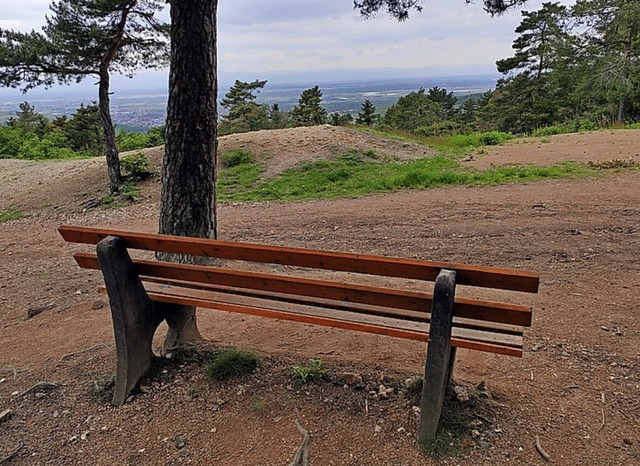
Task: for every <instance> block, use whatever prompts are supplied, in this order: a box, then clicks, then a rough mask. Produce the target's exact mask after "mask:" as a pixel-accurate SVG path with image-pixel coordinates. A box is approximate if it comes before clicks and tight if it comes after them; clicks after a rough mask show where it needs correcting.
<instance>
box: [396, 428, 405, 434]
mask: <svg viewBox="0 0 640 466" xmlns="http://www.w3.org/2000/svg"><path fill="white" fill-rule="evenodd" d="M405 430H406V429H405V428H404V427H399V428H398V429H397V432H398V433H399V434H401V433H403V432H404V431H405Z"/></svg>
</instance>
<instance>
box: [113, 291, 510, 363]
mask: <svg viewBox="0 0 640 466" xmlns="http://www.w3.org/2000/svg"><path fill="white" fill-rule="evenodd" d="M146 285H149V284H146ZM176 291H177V292H176V293H173V292H171V293H167V290H165V291H164V292H156V291H153V290H151V289H149V291H148V294H149V297H150V298H151V299H152V300H154V301H159V302H166V303H174V304H182V305H186V306H195V307H201V308H209V309H214V310H218V311H225V312H232V313H239V314H247V315H254V316H262V317H271V318H276V319H281V320H289V321H295V322H301V323H308V324H314V325H323V326H329V327H336V328H341V329H345V330H355V331H360V332H366V333H374V334H378V335H386V336H390V337H395V338H403V339H408V340H416V341H425V342H426V341H427V339H428V338H429V334H428V332H427V331H426V330H425V329H416V328H410V327H408V326H407V324H408V322H402V321H400V324H401V325H402V326H393V325H390V323H386V324H385V323H382V322H372V321H367V319H365V318H364V316H362V315H360V316H358V318H357V319H354V320H349V319H344V318H340V317H337V316H334V315H331V313H330V312H329V311H328V310H327V309H313V310H312V309H309V310H308V313H303V312H301V309H300V308H298V309H296V310H295V311H294V310H282V309H273V303H269V306H270V307H258V306H250V305H239V304H231V303H227V302H222V301H216V300H210V299H207V298H206V297H205V296H203V295H202V293H203V290H189V289H186V288H178V289H177V290H176ZM103 292H104V289H103ZM426 328H427V329H428V327H426ZM475 337H476V336H475V335H473V334H470V335H468V336H465V335H464V331H463V330H461V333H459V334H457V335H456V336H454V337H452V338H451V342H452V345H453V346H456V347H458V348H466V349H473V350H477V351H484V352H490V353H496V354H503V355H507V356H515V357H522V345H521V344H518V343H517V341H516V340H515V339H514V340H512V341H508V342H500V341H499V340H497V339H495V338H488V335H486V334H485V333H478V336H477V338H475Z"/></svg>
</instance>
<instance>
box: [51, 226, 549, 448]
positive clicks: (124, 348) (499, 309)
mask: <svg viewBox="0 0 640 466" xmlns="http://www.w3.org/2000/svg"><path fill="white" fill-rule="evenodd" d="M59 232H60V234H61V235H62V236H63V237H64V239H65V240H66V241H68V242H73V243H86V244H95V245H97V248H96V250H97V253H96V254H92V253H76V254H74V258H75V260H76V262H77V263H78V265H80V267H82V268H86V269H95V270H98V269H101V270H102V273H103V276H104V279H105V285H106V291H107V293H108V295H109V303H110V307H111V313H112V318H113V326H114V333H115V342H116V352H117V372H116V387H115V392H114V396H113V404H115V405H121V404H123V403H124V402H125V400H126V398H127V397H128V396H129V394H130V392H131V390H132V389H133V388H134V387H135V385H136V384H137V382H138V381H139V380H140V378H141V377H142V375H143V374H144V373H145V372H146V371H147V370H148V368H149V367H150V364H151V359H152V356H153V353H152V350H151V342H152V338H153V335H154V333H155V331H156V329H157V327H158V325H159V324H160V323H161V321H162V320H163V319H167V322H168V324H169V326H170V327H171V326H172V325H173V324H172V322H174V319H171V318H170V317H171V314H172V313H174V314H175V313H179V312H181V309H182V310H183V309H184V306H195V307H201V308H210V309H215V310H219V311H227V312H235V313H241V314H249V315H255V316H262V317H271V318H276V319H282V320H290V321H296V322H303V323H307V324H315V325H325V326H330V327H336V328H341V329H347V330H353V331H359V332H368V333H374V334H379V335H386V336H391V337H397V338H406V339H410V340H419V341H425V342H426V341H428V348H427V358H426V364H425V372H424V383H423V392H422V401H421V406H420V407H421V418H420V428H419V439H420V440H425V439H432V438H434V436H435V433H436V428H437V425H438V421H439V418H440V414H441V412H442V404H443V401H444V392H445V389H446V387H447V385H448V383H449V382H450V378H451V373H452V370H453V362H454V359H455V351H456V348H465V349H470V350H477V351H486V352H490V353H497V354H502V355H507V356H516V357H519V356H521V355H522V351H523V343H522V341H523V329H524V328H525V327H530V326H531V318H532V310H531V308H530V307H527V306H521V305H514V304H505V303H499V302H492V301H486V300H480V299H469V298H461V297H455V291H456V285H464V286H469V287H481V288H491V289H496V290H511V291H518V292H527V293H536V292H537V291H538V285H539V276H538V274H537V273H532V272H525V271H521V270H510V269H499V268H492V267H477V266H470V265H461V264H451V263H443V262H430V261H423V260H414V259H400V258H390V257H378V256H369V255H360V254H348V253H337V252H327V251H320V250H311V249H299V248H287V247H277V246H265V245H258V244H248V243H237V242H229V241H220V240H208V239H199V238H187V237H178V236H166V235H157V234H148V233H135V232H129V231H115V230H106V229H96V228H85V227H73V226H61V227H60V228H59ZM128 249H139V250H146V251H155V252H164V253H175V254H183V255H193V256H200V257H209V258H217V259H219V260H223V261H225V266H224V267H221V266H203V265H187V264H178V263H172V262H163V261H158V260H148V259H135V260H132V259H131V258H130V255H129V253H128ZM237 261H242V262H240V264H243V263H253V264H252V266H253V267H254V268H256V267H262V268H264V267H265V264H267V266H268V267H270V273H264V272H255V271H246V270H242V269H241V268H240V267H238V262H237ZM259 264H262V265H259ZM281 266H284V267H281ZM273 269H280V270H282V269H286V270H287V271H290V272H302V273H303V274H304V273H306V275H307V277H308V274H309V270H308V269H323V270H325V271H330V272H332V275H334V276H335V275H338V276H339V277H340V279H333V280H319V279H313V278H307V277H303V276H293V275H291V274H289V275H284V274H282V273H271V272H272V270H273ZM334 272H335V273H334ZM356 274H366V275H369V276H378V277H379V278H378V280H384V281H386V282H393V283H394V285H393V286H390V285H387V286H371V285H364V284H361V282H362V275H356ZM347 278H349V279H350V280H349V281H348V280H347ZM397 279H408V280H413V281H415V280H420V281H434V282H435V284H434V289H433V293H428V292H417V291H408V290H407V289H406V282H407V280H404V283H405V285H403V286H400V285H396V284H395V283H396V282H398V280H397ZM354 281H355V283H354ZM358 281H360V283H357V282H358ZM414 286H415V284H414Z"/></svg>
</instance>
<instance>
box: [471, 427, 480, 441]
mask: <svg viewBox="0 0 640 466" xmlns="http://www.w3.org/2000/svg"><path fill="white" fill-rule="evenodd" d="M471 436H472V437H473V438H475V439H477V438H480V431H479V430H478V429H473V430H472V431H471Z"/></svg>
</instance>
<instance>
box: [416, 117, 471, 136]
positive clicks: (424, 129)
mask: <svg viewBox="0 0 640 466" xmlns="http://www.w3.org/2000/svg"><path fill="white" fill-rule="evenodd" d="M460 129H461V125H460V123H458V122H456V121H450V120H445V121H439V122H437V123H434V124H432V125H429V126H420V127H418V128H416V129H415V131H414V133H416V134H417V135H418V136H421V137H425V138H430V137H434V136H451V135H453V134H456V133H459V132H460Z"/></svg>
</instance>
